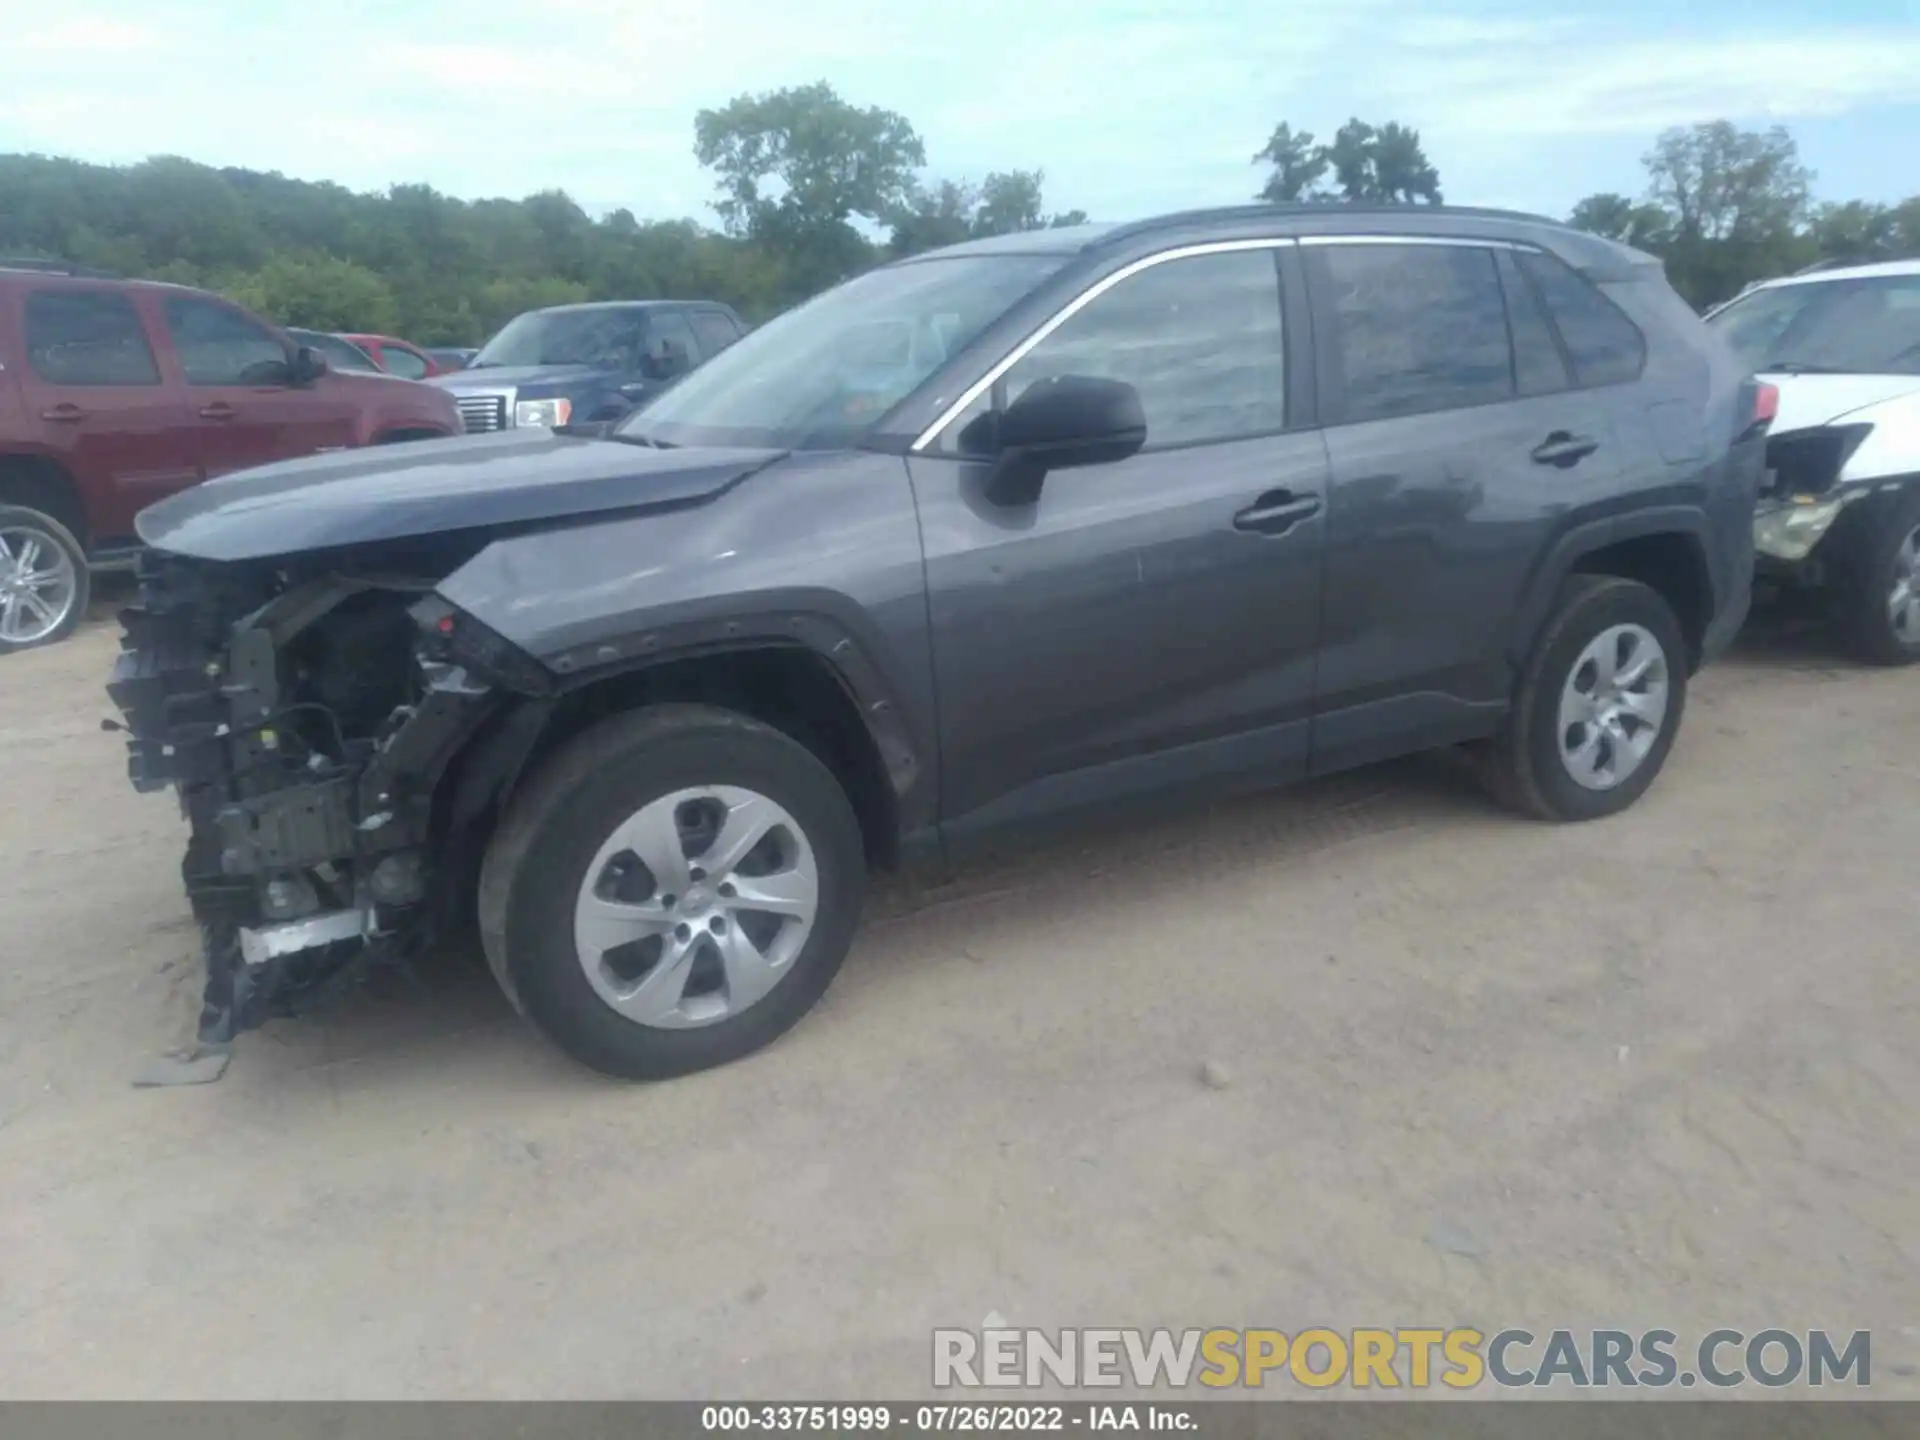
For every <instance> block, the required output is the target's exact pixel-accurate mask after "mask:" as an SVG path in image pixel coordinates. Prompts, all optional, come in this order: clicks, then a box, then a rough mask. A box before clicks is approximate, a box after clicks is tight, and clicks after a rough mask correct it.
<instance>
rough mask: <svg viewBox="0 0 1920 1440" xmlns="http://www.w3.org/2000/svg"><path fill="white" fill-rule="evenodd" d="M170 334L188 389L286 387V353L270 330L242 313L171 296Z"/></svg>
mask: <svg viewBox="0 0 1920 1440" xmlns="http://www.w3.org/2000/svg"><path fill="white" fill-rule="evenodd" d="M166 316H167V330H168V331H169V333H171V334H172V336H173V348H174V349H175V350H177V351H178V352H179V354H180V365H181V368H182V369H184V370H185V371H186V372H187V383H188V384H189V385H284V384H285V383H286V381H287V352H286V349H285V347H284V346H282V345H281V343H280V339H279V337H278V336H276V335H275V334H274V333H273V332H272V331H271V330H269V329H267V328H266V326H264V325H260V324H257V323H256V322H254V321H252V320H249V319H248V318H247V317H246V316H245V315H242V314H241V313H240V312H239V311H238V310H230V309H228V308H227V307H226V306H225V305H221V304H219V303H217V302H215V301H212V300H200V299H196V298H195V297H193V296H191V295H170V296H168V297H167V303H166Z"/></svg>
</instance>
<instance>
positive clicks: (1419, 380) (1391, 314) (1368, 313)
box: [1308, 244, 1514, 421]
mask: <svg viewBox="0 0 1920 1440" xmlns="http://www.w3.org/2000/svg"><path fill="white" fill-rule="evenodd" d="M1308 263H1309V265H1310V267H1312V270H1313V271H1315V272H1317V273H1316V274H1315V275H1314V283H1315V285H1316V287H1317V288H1318V289H1319V290H1320V291H1321V292H1322V296H1323V302H1324V304H1325V305H1326V307H1327V309H1328V310H1330V311H1331V319H1332V331H1333V335H1332V339H1333V344H1334V346H1335V349H1336V352H1337V357H1338V371H1339V375H1340V378H1341V380H1342V382H1343V385H1342V389H1343V390H1344V401H1345V403H1344V407H1343V418H1345V419H1347V420H1350V421H1352V420H1384V419H1389V418H1391V417H1393V416H1397V415H1420V414H1425V413H1428V412H1430V411H1434V410H1456V409H1461V408H1464V407H1467V406H1471V405H1485V404H1488V403H1490V402H1494V401H1499V400H1508V399H1511V398H1513V395H1514V376H1513V369H1514V367H1513V348H1512V346H1511V345H1510V344H1509V342H1508V339H1507V314H1506V304H1505V301H1504V299H1503V298H1502V295H1501V291H1500V276H1499V273H1498V271H1497V270H1496V268H1495V265H1494V256H1493V251H1491V250H1488V249H1483V248H1481V247H1479V246H1472V245H1391V244H1389V245H1328V246H1313V247H1310V249H1309V250H1308Z"/></svg>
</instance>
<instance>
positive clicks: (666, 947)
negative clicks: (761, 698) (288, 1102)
mask: <svg viewBox="0 0 1920 1440" xmlns="http://www.w3.org/2000/svg"><path fill="white" fill-rule="evenodd" d="M865 886H866V865H865V854H864V849H863V846H862V843H861V836H860V829H859V825H858V822H857V821H856V820H855V818H854V814H853V809H852V806H851V805H850V804H849V803H848V800H847V797H846V794H845V792H844V791H843V790H842V789H841V787H840V785H839V782H838V781H836V780H835V778H834V776H833V774H832V772H831V771H829V770H828V769H827V767H826V766H825V765H823V764H822V763H821V762H820V760H819V759H817V758H816V757H815V756H814V755H813V753H812V752H811V751H809V750H807V749H806V748H805V747H804V746H802V745H800V744H799V743H798V742H796V741H794V740H792V739H790V738H788V737H787V736H786V735H783V734H781V733H780V732H779V731H776V730H773V729H771V728H769V727H768V726H765V725H762V724H760V723H759V722H758V721H755V720H752V719H749V718H747V717H746V716H743V715H738V714H735V713H733V712H731V711H726V710H718V709H712V708H709V707H706V706H696V705H663V706H658V707H653V708H649V709H646V710H642V711H638V712H636V713H634V714H631V715H626V716H621V717H619V718H617V719H614V720H610V721H607V722H605V723H603V724H601V725H599V726H597V727H596V728H594V729H592V730H589V731H588V732H586V733H585V734H584V735H582V736H580V737H579V738H577V739H576V740H574V741H572V742H571V743H570V744H568V745H567V746H566V747H565V748H563V749H562V750H560V751H559V752H558V753H557V754H555V755H554V756H553V757H552V758H551V759H550V760H549V761H548V762H546V764H544V765H543V766H542V768H541V770H540V771H539V773H538V774H537V775H536V776H535V778H534V779H533V781H532V782H531V784H530V785H529V786H528V787H527V789H526V790H525V791H523V792H522V793H521V794H520V795H519V796H517V797H516V798H515V799H514V801H513V802H512V803H511V805H510V806H509V807H508V811H507V814H506V815H505V817H504V818H503V819H502V821H501V825H500V829H499V831H498V832H497V833H496V834H495V836H494V839H493V841H492V843H491V845H490V846H489V847H488V851H487V855H486V859H485V862H484V864H483V865H482V867H481V876H480V905H479V909H480V930H481V939H482V943H483V945H484V947H485V949H486V953H487V960H488V963H489V964H490V965H491V966H492V968H493V972H494V975H495V977H496V978H497V979H498V980H499V981H500V985H501V988H502V989H504V990H505V991H506V993H507V996H508V998H509V999H511V1000H512V1001H513V1003H514V1005H515V1006H516V1007H517V1008H518V1009H519V1010H520V1011H521V1013H522V1014H523V1015H525V1016H526V1017H527V1019H529V1020H530V1021H532V1022H533V1024H534V1026H535V1027H536V1028H537V1029H539V1030H540V1031H541V1032H542V1033H543V1034H545V1035H546V1036H547V1037H548V1038H549V1039H551V1040H552V1041H553V1042H554V1043H555V1044H557V1045H559V1046H560V1048H561V1049H563V1050H565V1051H566V1052H567V1053H568V1054H570V1055H572V1056H573V1057H574V1058H575V1059H577V1060H580V1061H581V1062H583V1063H584V1064H587V1065H589V1066H591V1067H593V1068H594V1069H596V1070H601V1071H604V1072H606V1073H607V1074H610V1075H616V1076H620V1077H622V1078H626V1079H635V1080H658V1079H666V1078H669V1077H671V1076H675V1075H683V1074H687V1073H689V1072H691V1071H695V1070H704V1069H706V1068H708V1067H710V1066H714V1065H720V1064H724V1063H726V1062H727V1061H730V1060H735V1059H738V1058H739V1057H741V1056H743V1055H746V1054H748V1053H750V1052H751V1051H754V1050H757V1049H759V1048H760V1047H761V1046H763V1045H766V1044H768V1043H769V1042H770V1041H772V1040H774V1039H775V1038H776V1037H778V1036H779V1035H780V1034H782V1033H783V1032H784V1031H786V1030H787V1029H788V1028H789V1027H790V1026H792V1025H793V1024H794V1023H795V1022H796V1021H798V1020H799V1019H800V1017H801V1016H802V1015H804V1014H806V1012H807V1011H808V1010H809V1009H811V1008H812V1007H813V1005H814V1003H815V1002H816V1001H817V1000H818V999H819V998H820V996H821V995H822V994H823V993H824V992H825V990H826V988H827V986H828V984H829V983H830V982H831V981H832V979H833V977H834V974H835V972H837V971H838V970H839V968H840V962H841V961H842V960H843V959H844V958H845V957H846V953H847V949H848V947H849V946H850V945H851V944H852V941H853V935H854V931H855V928H856V927H857V925H858V923H859V918H860V908H861V903H862V900H863V898H864V895H865Z"/></svg>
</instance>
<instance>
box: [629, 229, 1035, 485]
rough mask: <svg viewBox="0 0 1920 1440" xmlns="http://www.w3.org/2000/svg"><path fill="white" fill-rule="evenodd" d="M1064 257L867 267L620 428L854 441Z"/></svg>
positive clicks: (725, 437)
mask: <svg viewBox="0 0 1920 1440" xmlns="http://www.w3.org/2000/svg"><path fill="white" fill-rule="evenodd" d="M1066 259H1067V257H1066V256H1064V255H991V256H989V255H969V256H956V257H954V258H952V259H947V260H923V261H916V262H914V263H912V264H908V265H895V266H889V267H887V268H885V269H881V270H870V271H868V272H867V273H866V274H865V275H862V276H860V277H858V278H857V279H853V280H849V281H848V282H847V283H846V284H844V285H840V286H837V287H836V288H834V289H832V290H829V291H827V292H826V293H825V294H823V295H817V296H815V297H814V298H813V299H812V300H809V301H807V302H806V304H804V305H801V306H799V307H798V308H797V309H793V310H789V311H788V312H787V313H786V314H784V315H782V316H780V317H779V318H778V319H776V320H773V321H770V322H768V323H767V324H766V325H763V326H761V327H760V328H759V329H758V330H755V331H752V332H751V333H749V334H748V335H746V336H743V337H742V338H741V339H740V340H739V341H737V342H736V343H734V344H733V345H730V346H728V347H727V349H725V350H723V351H721V353H720V354H719V355H717V356H715V357H714V358H713V359H711V360H709V361H708V362H707V363H706V364H705V365H703V366H701V367H700V368H699V369H697V370H695V371H693V372H692V373H691V374H689V375H687V376H686V377H685V378H683V379H682V380H680V381H679V383H677V384H676V385H674V386H673V387H672V388H671V389H669V390H666V391H663V392H662V393H661V394H660V395H659V396H658V397H657V398H656V399H654V400H653V401H652V402H651V403H649V404H647V405H645V406H643V407H642V408H641V409H640V410H639V411H637V412H636V413H635V414H634V416H633V418H632V419H631V420H629V421H628V422H627V423H626V424H624V425H622V426H621V427H620V430H619V432H618V433H621V434H626V435H632V436H635V437H644V438H646V439H650V440H657V441H660V442H662V443H664V444H670V445H756V446H759V445H769V446H776V447H778V448H780V449H789V450H826V449H836V448H839V447H842V446H846V445H851V444H854V443H855V442H857V441H858V440H859V439H860V438H861V437H862V436H864V435H865V434H866V433H867V432H868V431H869V430H871V429H872V428H873V427H874V425H875V424H876V423H878V421H879V419H880V417H881V416H882V415H884V414H886V413H887V411H888V410H890V409H892V408H893V407H894V406H895V405H896V404H898V403H899V402H900V401H901V400H903V399H905V398H906V397H907V395H909V394H910V393H911V392H912V391H913V390H914V389H915V388H917V387H918V386H919V384H920V382H921V381H923V380H925V379H926V378H927V377H928V376H929V375H931V374H932V373H933V372H934V371H935V370H936V369H938V368H939V367H940V366H941V365H942V364H944V363H945V362H946V361H947V359H948V358H949V357H951V356H953V355H956V354H958V353H959V352H960V351H961V350H962V349H964V348H965V347H966V346H967V345H968V344H970V343H971V342H972V340H973V338H974V337H975V336H976V335H978V334H979V333H980V332H981V331H982V330H984V329H986V327H987V326H988V325H989V324H991V323H992V322H993V321H994V320H996V319H998V318H999V317H1000V316H1001V315H1003V314H1005V313H1006V311H1007V310H1008V308H1009V307H1011V306H1012V305H1013V304H1014V302H1015V301H1017V300H1019V299H1020V298H1021V297H1023V296H1025V295H1027V294H1029V293H1030V292H1031V291H1032V290H1033V289H1034V288H1035V287H1036V286H1037V285H1039V284H1040V283H1041V282H1042V281H1043V280H1045V279H1046V278H1047V277H1048V276H1049V275H1051V274H1053V273H1054V272H1055V271H1056V270H1058V269H1059V268H1060V267H1061V265H1063V264H1064V263H1065V262H1066Z"/></svg>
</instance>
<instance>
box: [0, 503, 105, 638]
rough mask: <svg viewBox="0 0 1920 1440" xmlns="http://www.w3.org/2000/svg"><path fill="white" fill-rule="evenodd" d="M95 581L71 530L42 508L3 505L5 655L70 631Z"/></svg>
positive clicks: (0, 580)
mask: <svg viewBox="0 0 1920 1440" xmlns="http://www.w3.org/2000/svg"><path fill="white" fill-rule="evenodd" d="M90 581H91V575H90V573H89V571H88V569H87V552H86V551H85V549H83V548H82V547H81V544H80V542H79V541H78V540H76V539H75V538H74V536H73V532H72V531H70V530H68V529H67V527H66V526H64V525H62V524H61V523H60V522H59V521H58V520H55V519H54V518H53V517H52V516H50V515H43V514H42V513H41V512H40V511H38V510H29V509H27V508H25V507H24V506H19V505H0V655H4V654H6V653H8V652H9V651H13V650H29V649H32V648H33V647H34V646H36V645H51V644H53V643H54V642H55V641H56V640H64V639H65V638H66V637H67V636H68V635H71V634H72V633H73V630H74V627H75V626H77V625H79V623H80V621H81V620H82V619H83V618H84V617H85V616H86V613H87V596H88V590H89V585H90Z"/></svg>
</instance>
